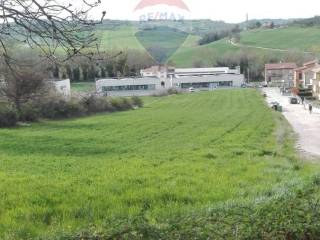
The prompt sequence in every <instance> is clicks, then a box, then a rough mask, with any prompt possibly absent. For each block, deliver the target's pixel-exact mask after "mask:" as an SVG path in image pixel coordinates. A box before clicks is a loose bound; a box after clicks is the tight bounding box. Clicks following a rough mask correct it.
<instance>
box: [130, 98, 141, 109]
mask: <svg viewBox="0 0 320 240" xmlns="http://www.w3.org/2000/svg"><path fill="white" fill-rule="evenodd" d="M131 100H132V104H133V105H134V106H135V107H143V101H142V99H141V98H139V97H136V96H135V97H132V98H131Z"/></svg>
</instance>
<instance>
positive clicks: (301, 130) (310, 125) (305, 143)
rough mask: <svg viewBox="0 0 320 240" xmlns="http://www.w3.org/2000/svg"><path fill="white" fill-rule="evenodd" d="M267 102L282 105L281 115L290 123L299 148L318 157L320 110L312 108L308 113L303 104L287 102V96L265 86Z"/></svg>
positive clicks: (276, 89) (319, 148) (319, 153)
mask: <svg viewBox="0 0 320 240" xmlns="http://www.w3.org/2000/svg"><path fill="white" fill-rule="evenodd" d="M263 91H264V92H265V93H266V94H267V96H268V97H267V102H268V103H271V102H274V101H277V102H279V103H280V104H281V105H282V106H283V109H284V111H283V115H284V116H285V117H286V118H287V120H288V121H289V123H290V124H291V125H292V127H293V129H294V130H295V132H296V133H297V134H298V136H299V139H298V143H297V147H298V149H299V150H301V151H303V152H305V153H308V154H310V155H312V156H316V157H320V110H319V109H314V112H313V114H310V113H309V111H308V109H307V107H304V106H303V105H301V104H299V105H292V104H289V100H288V96H282V95H281V94H280V91H279V89H278V88H266V89H264V90H263Z"/></svg>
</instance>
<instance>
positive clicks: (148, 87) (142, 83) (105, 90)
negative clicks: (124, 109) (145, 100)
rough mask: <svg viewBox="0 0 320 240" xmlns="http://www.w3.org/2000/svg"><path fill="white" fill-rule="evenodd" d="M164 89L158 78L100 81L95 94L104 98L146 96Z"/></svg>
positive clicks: (97, 83)
mask: <svg viewBox="0 0 320 240" xmlns="http://www.w3.org/2000/svg"><path fill="white" fill-rule="evenodd" d="M161 89H164V86H161V81H160V79H158V78H151V77H150V78H148V77H145V78H124V79H100V80H97V81H96V90H97V93H98V94H100V95H104V96H148V95H152V94H155V93H157V92H158V91H159V90H161Z"/></svg>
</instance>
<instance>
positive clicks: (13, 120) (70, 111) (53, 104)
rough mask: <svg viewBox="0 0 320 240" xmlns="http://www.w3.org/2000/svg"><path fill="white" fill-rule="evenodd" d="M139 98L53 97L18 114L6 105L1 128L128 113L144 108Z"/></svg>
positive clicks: (0, 117) (0, 110)
mask: <svg viewBox="0 0 320 240" xmlns="http://www.w3.org/2000/svg"><path fill="white" fill-rule="evenodd" d="M142 106H143V102H142V100H141V99H140V98H139V97H132V98H108V97H96V96H90V97H87V98H83V99H72V100H65V99H62V98H57V97H52V98H48V99H46V100H42V101H37V102H29V103H26V104H24V105H22V107H21V111H20V112H19V113H18V112H17V110H15V108H13V107H11V106H8V105H4V106H2V107H0V127H12V126H15V125H16V124H17V122H18V121H23V122H34V121H37V120H38V119H40V118H47V119H63V118H71V117H80V116H86V115H90V114H94V113H100V112H116V111H126V110H131V109H134V108H137V107H142Z"/></svg>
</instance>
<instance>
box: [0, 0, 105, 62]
mask: <svg viewBox="0 0 320 240" xmlns="http://www.w3.org/2000/svg"><path fill="white" fill-rule="evenodd" d="M90 1H93V2H90ZM100 2H101V0H73V1H71V0H70V2H69V3H68V1H63V0H0V52H1V54H2V57H3V60H4V61H5V64H7V65H14V64H15V59H12V57H11V56H10V52H9V49H8V45H9V44H10V43H11V42H17V43H20V44H23V45H24V46H28V47H31V48H33V49H37V50H40V52H41V54H42V56H44V57H46V58H49V59H50V60H52V61H57V59H56V52H57V50H58V49H59V51H61V50H62V51H63V52H64V59H69V58H71V57H72V56H74V55H78V54H80V53H81V52H82V50H83V49H85V48H87V47H90V46H92V45H93V44H94V43H95V41H96V37H95V35H94V34H93V27H94V25H96V24H97V23H98V22H99V21H93V20H89V19H88V14H89V11H90V10H91V9H93V8H95V7H97V6H98V5H99V4H100ZM105 14H106V12H105V11H103V12H102V13H101V21H102V20H103V18H104V16H105Z"/></svg>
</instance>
